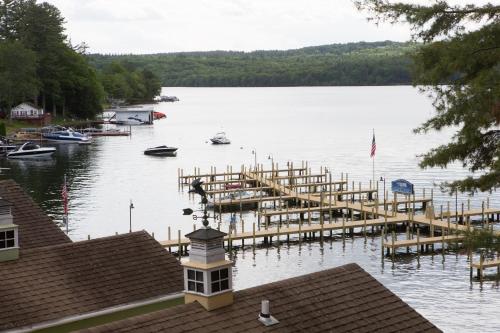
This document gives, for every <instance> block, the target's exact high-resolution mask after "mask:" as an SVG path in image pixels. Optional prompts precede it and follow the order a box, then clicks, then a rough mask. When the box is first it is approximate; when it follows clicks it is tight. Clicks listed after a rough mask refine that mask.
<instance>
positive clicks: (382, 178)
mask: <svg viewBox="0 0 500 333" xmlns="http://www.w3.org/2000/svg"><path fill="white" fill-rule="evenodd" d="M380 181H381V182H384V200H386V199H387V198H386V197H385V177H382V176H381V177H380ZM373 186H375V184H373ZM377 198H378V193H377Z"/></svg>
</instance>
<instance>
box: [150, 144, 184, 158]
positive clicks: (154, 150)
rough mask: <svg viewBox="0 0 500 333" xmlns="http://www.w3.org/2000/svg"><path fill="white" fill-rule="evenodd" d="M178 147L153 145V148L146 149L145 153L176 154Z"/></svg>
mask: <svg viewBox="0 0 500 333" xmlns="http://www.w3.org/2000/svg"><path fill="white" fill-rule="evenodd" d="M177 149H179V148H176V147H167V146H165V145H163V146H158V147H153V148H148V149H146V150H145V151H144V155H151V156H176V155H177Z"/></svg>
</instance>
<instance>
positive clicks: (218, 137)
mask: <svg viewBox="0 0 500 333" xmlns="http://www.w3.org/2000/svg"><path fill="white" fill-rule="evenodd" d="M210 141H212V143H213V144H214V145H227V144H230V143H231V141H230V140H229V139H228V138H227V137H226V133H225V132H219V133H217V134H215V135H214V136H213V137H212V138H210Z"/></svg>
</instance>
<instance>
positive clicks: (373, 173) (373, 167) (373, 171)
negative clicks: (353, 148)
mask: <svg viewBox="0 0 500 333" xmlns="http://www.w3.org/2000/svg"><path fill="white" fill-rule="evenodd" d="M373 139H374V140H375V129H373ZM372 175H373V178H372V179H373V186H374V187H375V154H373V157H372Z"/></svg>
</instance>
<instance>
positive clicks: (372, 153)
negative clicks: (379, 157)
mask: <svg viewBox="0 0 500 333" xmlns="http://www.w3.org/2000/svg"><path fill="white" fill-rule="evenodd" d="M376 150H377V144H376V143H375V133H373V140H372V150H371V152H370V157H374V156H375V151H376Z"/></svg>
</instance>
